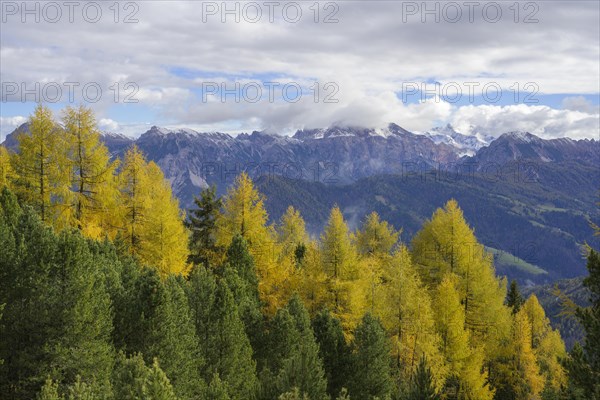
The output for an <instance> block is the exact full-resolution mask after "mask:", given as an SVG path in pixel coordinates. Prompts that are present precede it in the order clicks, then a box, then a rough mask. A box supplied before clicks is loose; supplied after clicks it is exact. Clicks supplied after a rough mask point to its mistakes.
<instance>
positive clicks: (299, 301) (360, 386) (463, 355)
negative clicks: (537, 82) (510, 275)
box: [0, 105, 600, 400]
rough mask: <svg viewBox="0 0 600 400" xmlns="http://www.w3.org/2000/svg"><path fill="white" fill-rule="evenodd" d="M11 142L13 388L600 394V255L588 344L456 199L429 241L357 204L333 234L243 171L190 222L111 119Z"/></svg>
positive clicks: (6, 237)
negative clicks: (268, 195) (112, 129)
mask: <svg viewBox="0 0 600 400" xmlns="http://www.w3.org/2000/svg"><path fill="white" fill-rule="evenodd" d="M30 129H31V134H30V135H23V136H21V137H20V138H19V140H20V143H19V153H12V152H9V151H7V150H6V149H4V148H2V147H0V190H1V193H0V249H1V250H2V251H1V253H0V309H1V314H2V318H1V319H0V338H2V340H1V341H0V360H1V365H0V398H2V399H5V398H6V399H19V400H21V399H23V400H25V399H39V400H59V399H69V400H75V399H82V400H83V399H86V400H90V399H115V400H121V399H156V400H158V399H161V400H163V399H164V400H166V399H169V400H171V399H180V400H187V399H207V400H208V399H210V400H225V399H240V400H246V399H257V400H271V399H280V400H286V399H288V400H294V399H297V400H305V399H308V400H321V399H356V400H363V399H366V400H368V399H373V400H374V399H380V400H382V399H407V400H408V399H410V400H418V399H477V400H486V399H490V400H491V399H498V400H504V399H506V400H509V399H510V400H512V399H519V400H521V399H522V400H526V399H593V398H599V397H598V396H599V395H600V379H599V373H598V371H600V368H599V367H600V351H599V343H600V340H599V335H600V332H599V327H600V322H599V321H600V298H599V296H600V278H599V276H600V258H599V257H598V254H597V253H595V252H594V251H593V250H591V249H589V251H588V253H589V255H588V270H589V271H590V277H589V278H587V279H586V280H585V281H584V284H585V285H586V287H587V288H588V289H589V291H590V293H591V294H590V302H591V306H590V307H589V308H586V309H582V308H575V309H574V310H573V312H574V315H576V317H577V318H578V319H579V320H580V321H581V324H582V326H583V327H584V329H585V331H586V332H587V337H586V340H585V342H584V343H583V347H582V346H579V345H576V346H575V348H574V350H573V352H572V353H571V354H570V355H569V354H568V353H567V351H566V349H565V345H564V343H563V340H562V338H561V336H560V333H559V332H558V331H557V330H555V329H553V328H552V327H551V325H550V322H549V319H548V318H547V317H546V313H545V311H544V309H543V308H542V306H541V305H540V303H539V301H538V299H537V297H536V296H535V295H534V294H532V295H530V296H529V297H528V298H527V299H525V298H523V296H522V295H521V292H520V291H519V288H518V285H517V284H516V283H515V282H512V283H511V284H510V285H509V284H508V283H507V281H506V279H505V278H501V277H499V276H498V275H497V274H496V270H495V267H494V257H493V255H492V254H491V253H490V252H488V251H487V250H486V248H485V247H484V246H483V245H482V244H481V243H479V242H478V240H477V238H476V237H475V234H474V231H473V229H472V228H471V227H470V225H469V224H468V222H467V221H466V220H465V217H464V215H463V212H462V210H461V208H460V206H459V203H458V202H457V201H455V200H452V199H449V200H448V201H446V202H445V204H444V205H443V207H440V208H438V209H436V210H435V211H434V212H433V213H432V215H431V217H430V218H429V219H427V220H426V221H423V223H422V225H421V226H420V227H419V229H418V231H416V233H415V234H414V236H413V238H412V240H411V241H410V243H406V242H403V241H402V240H401V235H400V231H399V230H396V229H395V228H394V227H393V226H392V225H390V224H388V222H386V221H385V220H383V219H382V218H381V217H380V216H379V215H378V214H377V213H375V212H373V213H371V214H369V215H368V216H366V217H365V218H364V219H363V220H362V221H360V223H359V225H358V229H356V230H354V229H350V228H349V226H348V223H347V221H346V220H345V219H344V216H343V214H342V212H341V210H340V208H339V207H337V206H333V207H332V208H331V210H330V212H329V214H328V215H327V216H326V217H325V223H324V229H323V230H322V232H321V233H320V235H319V237H315V236H314V235H313V236H311V235H309V234H308V233H307V230H306V226H305V222H304V220H303V218H302V216H301V214H300V212H299V211H297V210H296V209H295V208H293V207H287V208H286V211H285V212H284V213H283V215H282V216H281V218H279V219H277V221H275V222H274V223H269V216H268V214H267V211H266V209H265V197H264V196H263V195H262V194H261V193H260V192H259V191H258V190H257V189H256V187H255V186H254V183H253V182H252V180H251V179H250V178H249V177H248V176H247V175H246V174H244V173H242V174H240V175H238V176H237V177H236V180H235V182H234V184H233V185H232V186H231V187H230V188H229V190H228V192H227V194H226V195H225V196H224V197H223V198H220V197H218V196H217V194H216V191H215V190H214V188H213V189H207V190H204V191H202V192H201V193H199V196H198V197H197V198H196V201H195V207H194V208H193V209H192V210H191V211H190V212H189V213H188V215H186V214H185V213H184V212H182V211H181V210H180V209H179V205H178V202H177V200H176V199H175V197H174V195H173V193H172V192H171V187H170V185H169V183H168V181H167V180H166V179H165V178H164V175H163V173H162V172H161V170H160V168H159V167H158V166H157V165H156V164H155V163H153V162H148V161H147V160H146V158H145V155H144V154H143V153H142V152H141V151H140V150H139V149H137V148H136V147H135V146H134V147H132V148H130V149H129V150H128V151H127V152H126V154H125V155H124V157H123V158H122V159H117V160H111V159H110V157H109V154H108V151H107V149H106V147H104V145H103V144H102V143H101V142H100V140H99V132H98V130H97V128H96V122H95V119H94V115H93V113H92V111H91V110H90V109H87V108H85V107H78V108H67V109H66V110H64V111H63V113H62V115H61V122H60V124H59V123H57V122H56V121H55V119H54V116H53V115H52V113H51V112H50V110H49V109H48V108H46V107H44V106H42V105H40V106H38V107H37V109H36V111H35V113H34V114H33V115H32V116H31V118H30Z"/></svg>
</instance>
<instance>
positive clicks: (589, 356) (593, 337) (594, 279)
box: [565, 250, 600, 400]
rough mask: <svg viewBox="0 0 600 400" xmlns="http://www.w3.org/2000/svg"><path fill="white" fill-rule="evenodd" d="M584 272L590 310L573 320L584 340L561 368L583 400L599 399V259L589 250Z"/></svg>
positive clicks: (572, 387) (574, 392)
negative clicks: (586, 275) (575, 320)
mask: <svg viewBox="0 0 600 400" xmlns="http://www.w3.org/2000/svg"><path fill="white" fill-rule="evenodd" d="M587 268H588V271H589V276H588V277H586V278H585V279H584V280H583V284H584V286H585V287H586V288H587V289H588V290H589V302H590V306H589V307H586V308H579V309H578V310H577V318H578V319H579V322H580V323H581V325H582V326H583V328H584V330H585V333H586V337H585V342H584V346H583V348H581V347H580V346H579V345H576V346H575V347H574V348H573V350H572V351H571V354H570V357H569V359H567V360H566V361H565V367H566V369H567V371H568V374H569V379H570V389H569V390H570V391H571V392H572V394H573V395H581V394H583V396H584V397H585V398H586V399H593V400H598V399H600V255H599V254H598V253H597V252H596V251H594V250H591V251H590V254H589V256H588V262H587Z"/></svg>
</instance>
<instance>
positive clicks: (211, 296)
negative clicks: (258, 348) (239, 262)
mask: <svg viewBox="0 0 600 400" xmlns="http://www.w3.org/2000/svg"><path fill="white" fill-rule="evenodd" d="M187 294H188V298H189V304H190V306H191V310H192V317H193V321H194V324H195V328H196V333H197V335H198V338H199V340H200V349H201V353H202V356H203V358H204V359H205V367H204V369H203V373H202V375H203V377H204V379H205V380H206V381H207V382H208V381H211V380H212V379H213V377H214V376H215V375H218V376H219V379H222V382H221V383H222V385H224V386H225V388H226V389H227V394H228V396H229V397H231V398H232V399H252V398H254V396H255V395H256V391H257V388H258V381H257V378H256V364H255V362H254V360H253V359H252V348H251V347H250V342H249V340H248V337H247V336H246V333H245V331H244V325H243V323H242V321H241V320H240V317H239V314H238V309H237V306H236V303H235V300H234V297H233V295H232V293H231V291H230V290H229V287H228V286H227V285H226V283H225V282H224V281H222V280H221V281H217V279H216V278H215V276H214V275H213V274H212V273H211V272H210V271H208V270H207V269H206V268H204V267H202V266H198V267H196V268H195V269H194V271H193V272H192V275H191V276H190V281H189V284H188V290H187Z"/></svg>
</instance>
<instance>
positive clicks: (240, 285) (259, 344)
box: [219, 235, 264, 359]
mask: <svg viewBox="0 0 600 400" xmlns="http://www.w3.org/2000/svg"><path fill="white" fill-rule="evenodd" d="M219 272H220V273H221V275H222V276H223V278H224V279H225V282H226V283H227V285H228V286H229V289H230V290H231V292H232V293H233V298H234V300H235V304H236V305H237V308H238V312H239V315H240V318H241V320H242V322H243V323H244V328H245V331H246V334H247V336H248V339H249V340H250V343H251V344H252V348H253V349H254V351H255V352H256V353H257V354H256V356H257V358H258V359H262V348H263V345H264V343H263V341H264V340H263V339H264V338H263V334H262V333H263V316H262V313H261V304H260V298H259V291H258V276H257V273H256V267H255V264H254V259H253V258H252V255H251V254H250V251H249V249H248V243H247V241H246V239H244V238H243V237H242V236H241V235H235V236H234V237H233V240H232V241H231V244H230V246H229V248H228V249H227V258H226V261H225V263H224V264H223V266H222V267H221V268H220V269H219Z"/></svg>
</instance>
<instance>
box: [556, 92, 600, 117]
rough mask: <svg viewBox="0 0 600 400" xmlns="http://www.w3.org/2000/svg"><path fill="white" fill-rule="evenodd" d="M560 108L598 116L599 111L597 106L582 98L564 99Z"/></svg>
mask: <svg viewBox="0 0 600 400" xmlns="http://www.w3.org/2000/svg"><path fill="white" fill-rule="evenodd" d="M562 106H563V108H564V109H567V110H571V111H581V112H584V113H588V114H594V113H595V114H598V112H599V110H600V108H599V106H598V105H593V104H592V103H591V102H589V101H588V100H587V99H586V98H585V97H583V96H573V97H565V98H564V99H563V101H562Z"/></svg>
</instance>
